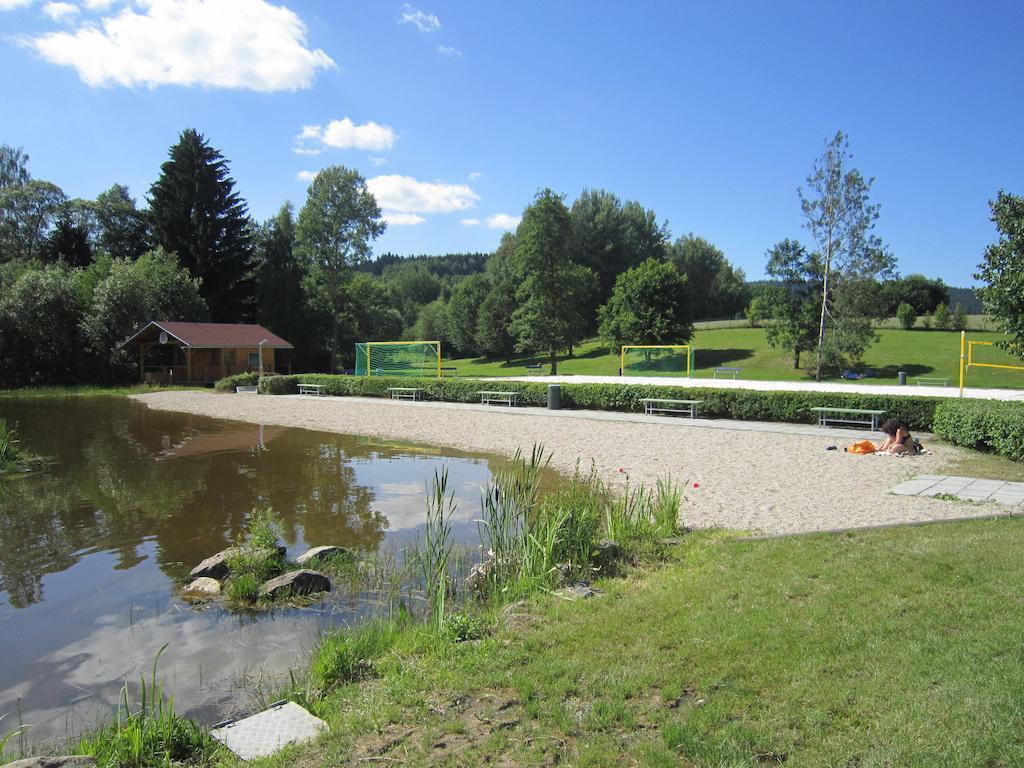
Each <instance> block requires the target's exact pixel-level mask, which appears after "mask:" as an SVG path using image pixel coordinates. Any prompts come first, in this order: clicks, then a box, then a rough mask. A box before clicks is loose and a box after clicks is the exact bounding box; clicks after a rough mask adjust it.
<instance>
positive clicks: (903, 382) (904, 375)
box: [896, 371, 907, 387]
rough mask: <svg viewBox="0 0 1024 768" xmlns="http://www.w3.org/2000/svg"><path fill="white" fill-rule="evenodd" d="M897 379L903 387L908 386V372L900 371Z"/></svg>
mask: <svg viewBox="0 0 1024 768" xmlns="http://www.w3.org/2000/svg"><path fill="white" fill-rule="evenodd" d="M896 378H897V379H899V382H900V386H901V387H904V386H906V384H907V372H906V371H900V372H899V373H897V374H896Z"/></svg>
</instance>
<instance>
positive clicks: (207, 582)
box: [184, 576, 220, 597]
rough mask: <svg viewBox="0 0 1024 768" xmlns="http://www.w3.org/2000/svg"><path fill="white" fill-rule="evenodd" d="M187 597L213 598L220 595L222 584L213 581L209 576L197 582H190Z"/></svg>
mask: <svg viewBox="0 0 1024 768" xmlns="http://www.w3.org/2000/svg"><path fill="white" fill-rule="evenodd" d="M184 592H185V594H186V595H197V596H200V597H203V596H206V597H212V596H213V595H219V594H220V582H219V581H217V580H216V579H211V578H210V577H209V576H200V577H199V578H198V579H196V580H195V581H192V582H189V584H188V585H187V586H186V587H185V589H184Z"/></svg>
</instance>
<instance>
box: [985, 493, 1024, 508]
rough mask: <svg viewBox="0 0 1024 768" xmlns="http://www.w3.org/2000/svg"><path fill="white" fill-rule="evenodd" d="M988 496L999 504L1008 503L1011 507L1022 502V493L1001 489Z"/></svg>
mask: <svg viewBox="0 0 1024 768" xmlns="http://www.w3.org/2000/svg"><path fill="white" fill-rule="evenodd" d="M988 498H989V501H995V502H998V503H999V504H1008V505H1009V506H1011V507H1017V506H1020V505H1021V504H1022V503H1024V493H1004V492H1002V491H996V492H995V493H993V494H992V495H991V496H989V497H988Z"/></svg>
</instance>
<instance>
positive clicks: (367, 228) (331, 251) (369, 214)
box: [295, 165, 386, 372]
mask: <svg viewBox="0 0 1024 768" xmlns="http://www.w3.org/2000/svg"><path fill="white" fill-rule="evenodd" d="M385 227H386V224H385V223H384V221H382V220H381V213H380V207H379V206H378V205H377V201H376V200H375V199H374V197H373V195H372V194H371V193H370V191H369V189H367V187H366V180H365V179H364V178H363V177H362V176H361V175H360V174H359V172H358V171H354V170H352V169H350V168H346V167H344V166H341V165H333V166H330V167H328V168H325V169H323V170H322V171H320V173H318V174H317V175H316V178H315V179H313V182H312V183H311V184H310V185H309V192H308V194H307V197H306V203H305V205H303V206H302V210H301V211H300V212H299V218H298V223H297V225H296V228H295V233H296V248H297V249H298V252H299V254H300V255H301V256H302V257H303V259H305V262H306V265H307V267H306V268H307V277H306V283H305V287H306V293H307V297H308V300H309V301H310V303H311V304H312V305H313V306H314V307H315V308H317V309H319V310H320V311H322V312H323V313H325V315H326V316H327V318H328V324H329V328H330V343H329V349H330V356H331V360H330V366H331V371H332V372H334V371H336V370H337V364H338V342H339V331H340V329H341V323H342V322H343V319H344V318H343V315H344V312H345V307H346V302H347V287H348V284H349V282H350V281H351V279H352V269H353V267H355V266H356V265H357V264H359V263H361V262H363V261H366V260H367V259H368V258H369V256H370V241H371V240H375V239H376V238H378V237H379V236H380V235H381V234H382V233H383V232H384V229H385Z"/></svg>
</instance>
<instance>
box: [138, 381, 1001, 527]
mask: <svg viewBox="0 0 1024 768" xmlns="http://www.w3.org/2000/svg"><path fill="white" fill-rule="evenodd" d="M136 399H137V400H139V401H140V402H142V403H145V404H146V405H147V406H149V407H150V408H154V409H162V410H171V411H181V412H186V413H193V414H200V415H204V416H210V417H214V418H221V419H234V420H239V421H246V422H253V423H261V424H276V425H281V426H286V427H298V428H302V429H312V430H319V431H324V432H338V433H345V434H354V435H365V436H369V437H376V438H381V439H387V440H404V441H410V442H418V443H428V444H432V445H438V446H448V447H452V448H457V449H459V450H463V451H470V452H480V453H500V454H506V455H512V454H513V453H514V452H515V451H516V450H517V449H519V448H522V449H524V450H525V451H529V450H530V448H531V446H532V445H533V444H534V443H542V444H543V445H544V446H545V447H546V448H547V449H548V450H549V451H550V452H551V454H552V459H551V462H552V465H553V466H554V467H556V468H557V469H559V470H562V471H564V472H572V471H573V469H574V468H575V467H576V466H577V464H578V463H579V465H580V466H582V467H583V468H585V469H589V468H590V466H591V463H593V466H594V467H595V468H596V469H597V471H598V472H599V473H600V475H601V476H602V477H604V478H607V479H609V480H611V481H614V482H623V481H624V480H625V478H626V477H627V476H628V477H629V479H630V482H632V483H637V482H643V483H646V484H652V483H654V482H655V481H657V480H658V479H659V478H664V477H666V476H669V475H671V477H672V478H673V479H675V480H677V481H680V482H682V481H685V482H686V483H687V485H688V488H687V491H686V500H685V501H684V504H683V507H682V509H681V517H682V521H683V522H684V523H685V524H686V525H689V526H693V527H698V528H707V527H723V528H730V529H738V530H745V531H750V532H752V533H756V534H785V533H800V532H808V531H820V530H831V529H837V528H857V527H864V526H873V525H888V524H895V523H906V522H921V521H929V520H942V519H949V518H960V517H970V516H979V517H980V516H987V515H992V514H997V513H1000V512H1009V511H1010V509H1011V508H1010V507H1004V506H1000V505H997V504H991V503H988V504H969V503H964V502H957V501H942V500H938V499H930V498H920V497H907V496H895V495H892V494H890V493H889V489H891V488H893V487H894V486H896V485H897V484H899V483H901V482H903V481H904V480H908V479H910V478H912V477H914V476H915V475H921V474H938V473H939V470H940V468H941V467H942V466H943V465H944V464H946V463H948V461H949V460H951V459H954V458H956V457H957V455H959V453H960V449H957V448H953V447H951V446H946V445H943V444H940V443H937V442H936V441H931V442H930V443H929V445H928V448H929V451H930V455H924V456H917V457H904V458H895V457H878V456H856V455H852V454H846V453H844V452H843V451H842V447H843V444H842V443H840V444H839V448H840V450H835V451H828V450H826V447H827V446H828V445H832V444H836V440H835V439H834V438H831V437H828V436H826V435H821V436H816V435H813V434H803V435H800V434H778V433H770V432H759V431H750V430H743V431H741V430H734V429H722V428H708V427H701V426H698V425H695V424H689V423H686V422H687V420H685V419H678V418H671V417H663V418H661V419H659V420H658V423H650V420H649V419H648V420H645V421H636V422H634V421H631V420H629V419H623V420H615V421H612V420H607V419H600V418H593V419H591V418H581V414H580V413H579V412H576V413H575V414H574V415H572V416H569V415H561V414H557V413H550V412H546V411H540V410H534V409H514V410H513V409H503V408H500V407H489V408H486V409H484V408H481V407H479V406H471V405H469V406H467V405H458V404H448V403H413V402H406V401H399V402H395V401H390V400H376V399H366V398H334V397H330V398H311V397H305V398H303V397H299V396H277V397H272V396H263V395H260V396H255V395H248V396H242V395H230V394H216V393H213V392H186V391H168V392H155V393H152V394H145V395H138V396H136ZM849 442H853V439H850V440H849ZM620 469H621V470H622V471H620Z"/></svg>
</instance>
